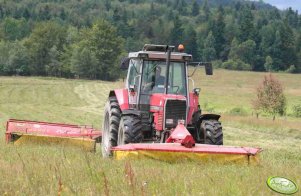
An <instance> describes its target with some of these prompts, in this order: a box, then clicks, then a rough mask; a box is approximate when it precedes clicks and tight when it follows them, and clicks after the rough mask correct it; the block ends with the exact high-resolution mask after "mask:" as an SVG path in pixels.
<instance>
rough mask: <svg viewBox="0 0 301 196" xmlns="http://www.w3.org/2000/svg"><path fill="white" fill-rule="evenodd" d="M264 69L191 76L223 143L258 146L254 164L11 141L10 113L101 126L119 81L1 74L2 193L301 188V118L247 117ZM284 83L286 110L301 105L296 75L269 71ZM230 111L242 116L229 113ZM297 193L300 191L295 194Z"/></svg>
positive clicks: (241, 191) (261, 191)
mask: <svg viewBox="0 0 301 196" xmlns="http://www.w3.org/2000/svg"><path fill="white" fill-rule="evenodd" d="M263 75H264V73H252V72H235V71H225V70H216V71H215V75H214V76H212V77H206V76H205V75H204V74H203V72H202V71H201V72H200V73H197V74H196V75H195V76H194V78H196V79H195V82H196V86H200V87H201V89H202V91H201V97H200V102H201V105H202V107H203V108H205V109H206V110H207V111H214V112H217V113H221V114H222V119H221V120H222V122H223V125H224V143H225V144H226V145H239V146H240V145H241V146H244V145H247V146H254V147H257V146H258V147H262V148H263V149H264V151H263V152H262V153H261V164H260V165H259V166H245V165H232V164H230V165H218V164H216V163H214V162H212V163H207V164H202V163H192V162H179V163H176V164H169V163H164V162H159V161H154V160H136V161H114V160H110V159H103V158H101V153H100V147H98V149H97V152H96V153H87V152H83V151H81V150H80V149H76V148H67V147H60V146H36V145H29V146H18V147H17V146H14V145H6V144H5V141H4V132H5V122H6V120H8V119H9V118H17V119H29V120H41V121H51V122H63V123H73V124H88V125H93V126H94V127H97V128H100V127H101V124H102V117H103V106H104V103H105V101H106V97H107V95H108V92H109V90H110V89H114V88H119V87H122V86H123V83H122V82H115V83H112V82H103V81H88V80H67V79H56V78H39V77H0V123H1V124H0V125H1V127H0V131H1V136H0V149H1V150H0V179H1V180H0V195H58V194H59V195H276V193H274V192H272V191H271V190H269V188H268V187H267V186H266V180H267V178H268V177H270V176H275V175H279V176H284V177H287V178H290V179H292V180H294V181H295V182H296V183H297V184H298V185H299V187H300V186H301V176H300V174H301V153H300V152H301V119H300V118H299V119H298V118H294V117H291V116H290V115H289V116H288V117H281V118H276V120H275V121H274V122H273V121H272V118H271V117H268V116H264V117H260V118H259V119H256V117H255V116H253V115H252V109H251V100H252V99H253V98H255V95H254V93H255V87H256V85H257V84H258V83H259V82H260V81H261V80H262V78H263ZM275 75H276V77H277V78H279V79H280V81H281V82H282V83H283V84H284V86H285V94H286V96H287V100H288V114H291V112H292V110H291V107H292V106H293V105H297V104H301V75H291V74H275ZM233 108H240V109H242V108H243V111H244V113H243V114H239V115H234V114H231V110H233ZM299 194H301V192H300V191H299Z"/></svg>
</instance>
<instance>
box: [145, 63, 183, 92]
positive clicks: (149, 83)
mask: <svg viewBox="0 0 301 196" xmlns="http://www.w3.org/2000/svg"><path fill="white" fill-rule="evenodd" d="M166 67H167V66H166V62H165V61H144V66H143V76H142V89H141V90H142V92H143V93H144V94H152V93H164V90H165V80H166V76H167V73H166V70H167V69H166ZM185 70H186V69H185V64H184V63H182V62H170V68H169V81H168V93H169V94H179V95H185V96H186V78H185Z"/></svg>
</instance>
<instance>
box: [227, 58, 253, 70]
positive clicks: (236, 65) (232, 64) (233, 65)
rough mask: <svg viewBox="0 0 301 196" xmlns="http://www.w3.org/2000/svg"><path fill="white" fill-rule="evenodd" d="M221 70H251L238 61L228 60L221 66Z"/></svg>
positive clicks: (245, 64) (248, 66)
mask: <svg viewBox="0 0 301 196" xmlns="http://www.w3.org/2000/svg"><path fill="white" fill-rule="evenodd" d="M222 68H224V69H231V70H251V69H252V68H251V65H250V64H247V63H245V62H243V61H242V60H240V59H236V60H233V59H229V60H228V61H226V62H224V63H223V64H222Z"/></svg>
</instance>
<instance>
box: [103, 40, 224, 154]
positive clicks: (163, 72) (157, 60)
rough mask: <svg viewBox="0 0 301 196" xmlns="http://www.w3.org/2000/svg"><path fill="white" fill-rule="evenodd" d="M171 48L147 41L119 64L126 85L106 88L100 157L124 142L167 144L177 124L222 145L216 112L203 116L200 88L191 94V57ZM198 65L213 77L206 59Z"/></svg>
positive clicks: (203, 141) (200, 140)
mask: <svg viewBox="0 0 301 196" xmlns="http://www.w3.org/2000/svg"><path fill="white" fill-rule="evenodd" d="M174 50H175V47H174V46H166V45H150V44H146V45H145V46H144V48H143V50H142V51H139V52H131V53H129V56H128V58H125V59H124V60H123V62H122V64H121V68H122V69H128V73H127V79H126V82H125V88H124V89H116V90H112V91H110V94H109V98H108V101H107V103H106V105H105V110H104V111H105V112H104V121H103V135H102V154H103V156H104V157H108V156H110V155H112V152H111V149H112V148H113V147H115V146H119V145H123V144H128V143H165V142H166V140H167V139H168V138H169V136H170V135H171V133H172V132H173V131H174V129H175V128H176V127H177V125H178V124H179V123H181V124H183V125H185V127H186V129H187V130H188V131H189V133H190V134H191V135H192V137H193V139H194V141H195V142H196V143H200V144H211V145H222V144H223V132H222V126H221V123H220V122H219V118H220V115H217V114H202V111H201V108H200V105H199V91H200V89H199V88H193V90H192V92H189V84H188V81H189V76H188V65H190V64H191V60H192V55H190V54H187V53H183V52H175V51H174ZM200 64H202V65H205V68H206V69H205V70H206V74H207V75H212V65H211V64H210V63H198V65H200ZM192 83H194V82H192Z"/></svg>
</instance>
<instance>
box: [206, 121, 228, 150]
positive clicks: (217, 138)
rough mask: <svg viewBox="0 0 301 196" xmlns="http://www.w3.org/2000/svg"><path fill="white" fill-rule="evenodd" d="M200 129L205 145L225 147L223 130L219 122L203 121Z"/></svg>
mask: <svg viewBox="0 0 301 196" xmlns="http://www.w3.org/2000/svg"><path fill="white" fill-rule="evenodd" d="M200 128H201V132H202V133H203V134H204V143H205V144H211V145H223V128H222V125H221V123H220V122H219V121H217V120H203V121H202V123H201V127H200Z"/></svg>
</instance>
